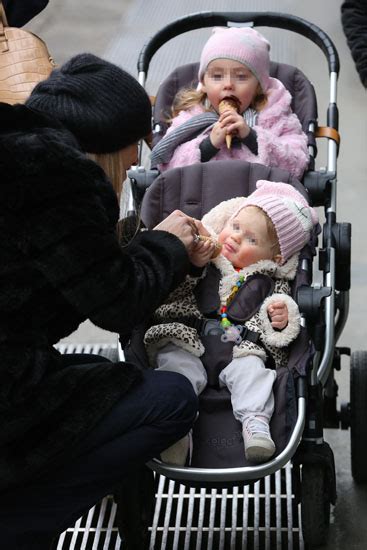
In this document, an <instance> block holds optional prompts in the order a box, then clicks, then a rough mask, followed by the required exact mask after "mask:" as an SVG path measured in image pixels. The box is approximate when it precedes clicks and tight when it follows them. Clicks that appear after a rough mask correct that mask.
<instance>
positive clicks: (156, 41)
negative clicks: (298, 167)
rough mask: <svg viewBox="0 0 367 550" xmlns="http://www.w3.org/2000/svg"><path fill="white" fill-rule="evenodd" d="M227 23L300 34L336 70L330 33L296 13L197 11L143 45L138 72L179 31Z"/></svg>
mask: <svg viewBox="0 0 367 550" xmlns="http://www.w3.org/2000/svg"><path fill="white" fill-rule="evenodd" d="M229 23H252V24H253V25H254V26H266V27H278V28H280V29H285V30H289V31H293V32H296V33H298V34H301V35H302V36H304V37H305V38H308V39H310V40H312V41H313V42H314V43H315V44H316V45H317V46H319V48H321V50H322V51H323V53H324V55H325V57H326V59H327V62H328V67H329V73H335V74H336V75H338V74H339V56H338V52H337V50H336V48H335V46H334V44H333V42H332V40H331V39H330V38H329V36H328V35H327V34H326V33H325V32H324V31H323V30H322V29H320V28H319V27H317V26H316V25H314V24H313V23H310V22H309V21H306V20H305V19H302V18H301V17H297V16H295V15H287V14H283V13H275V12H209V11H207V12H205V11H204V12H198V13H193V14H191V15H187V16H185V17H181V18H180V19H176V21H173V22H172V23H170V24H169V25H167V26H165V27H163V29H161V30H160V31H159V32H158V33H156V34H155V35H154V36H153V37H152V38H151V39H150V40H149V42H148V43H147V44H146V45H145V46H144V47H143V49H142V50H141V52H140V55H139V59H138V74H139V81H140V73H144V74H147V72H148V69H149V64H150V61H151V59H152V57H153V55H154V54H155V53H156V51H157V50H158V49H159V48H160V47H161V46H162V45H163V44H165V43H166V42H168V41H169V40H170V39H171V38H174V37H175V36H178V35H179V34H182V33H185V32H188V31H192V30H195V29H200V28H204V27H214V26H227V25H228V24H229Z"/></svg>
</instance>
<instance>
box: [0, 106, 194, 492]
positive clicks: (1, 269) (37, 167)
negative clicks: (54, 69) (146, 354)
mask: <svg viewBox="0 0 367 550" xmlns="http://www.w3.org/2000/svg"><path fill="white" fill-rule="evenodd" d="M0 119H1V126H0V169H1V179H0V204H1V208H0V231H1V239H0V256H1V263H0V281H1V286H0V358H1V359H0V425H1V430H0V489H5V488H9V487H11V486H13V485H16V484H21V483H24V482H25V481H26V480H27V479H29V478H30V477H34V476H36V475H37V474H38V473H39V472H41V471H44V469H45V467H46V466H47V468H53V467H55V466H56V465H58V464H61V463H65V461H67V460H71V458H72V456H73V454H72V453H73V451H72V450H73V447H74V446H75V444H76V442H79V441H80V440H81V439H82V438H83V437H84V436H85V435H86V434H87V433H88V432H89V431H90V430H92V428H93V427H94V426H95V425H96V423H97V422H98V421H99V420H101V419H102V417H103V416H104V415H105V414H106V413H107V412H108V411H109V410H110V409H111V407H113V405H114V404H115V403H116V402H117V401H118V400H120V399H121V397H122V396H123V395H124V393H126V392H127V391H129V390H130V388H131V387H132V385H133V384H135V383H137V382H138V381H139V379H140V372H139V370H138V369H137V368H136V367H134V366H133V365H131V364H124V363H117V364H112V363H100V364H93V365H84V366H83V367H81V366H70V367H64V366H63V362H62V360H61V356H60V354H59V353H58V352H57V351H56V350H55V348H54V344H56V343H57V342H58V341H59V340H60V339H61V338H63V337H65V336H67V335H68V334H70V333H71V332H73V331H74V330H75V329H77V327H78V325H79V324H80V323H81V322H83V321H85V320H86V319H90V320H91V321H92V322H93V323H94V324H95V325H97V326H99V327H101V328H103V329H105V330H109V331H113V332H117V333H120V334H122V335H128V334H129V333H130V331H131V330H132V328H133V327H134V325H136V324H138V323H141V322H142V321H143V320H144V319H145V317H147V316H149V315H150V314H151V312H152V311H154V310H155V309H156V308H157V307H158V306H159V304H160V303H162V301H163V300H164V299H165V298H166V297H167V296H168V294H169V293H170V292H171V291H172V290H173V288H175V286H177V285H178V284H179V282H180V281H182V279H183V278H184V276H185V274H186V273H187V271H188V267H189V262H188V256H187V253H186V250H185V248H184V246H183V245H182V243H181V241H180V240H179V239H177V238H176V237H175V236H173V235H171V234H169V233H167V232H164V231H145V232H142V233H141V234H139V235H138V236H137V237H136V238H135V239H134V241H133V242H132V243H131V244H130V245H129V247H127V248H125V249H122V248H121V247H120V245H119V243H118V240H117V238H116V230H115V226H116V222H117V220H118V215H119V207H118V201H117V198H116V195H115V193H114V190H113V188H112V185H111V184H110V182H109V181H108V179H107V177H106V175H105V174H104V172H103V171H102V169H101V168H100V167H99V166H98V165H97V164H95V163H94V162H92V161H91V160H89V159H88V158H87V157H86V156H85V154H83V153H82V152H81V150H80V149H79V146H78V144H77V142H76V141H75V139H74V137H73V136H72V135H71V134H70V133H69V132H68V131H67V130H66V129H64V128H62V127H60V126H59V125H58V124H57V123H55V122H53V121H50V120H48V119H46V118H44V117H43V116H41V115H39V114H35V113H33V112H32V111H31V110H30V109H29V108H27V107H26V106H23V105H16V106H10V105H5V104H0Z"/></svg>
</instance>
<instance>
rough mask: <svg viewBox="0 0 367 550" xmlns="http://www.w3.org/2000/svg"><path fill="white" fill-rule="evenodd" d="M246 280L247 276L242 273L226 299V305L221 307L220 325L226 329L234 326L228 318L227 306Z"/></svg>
mask: <svg viewBox="0 0 367 550" xmlns="http://www.w3.org/2000/svg"><path fill="white" fill-rule="evenodd" d="M244 280H245V277H244V276H243V275H240V276H239V278H238V281H237V282H236V284H235V285H234V286H233V287H232V291H231V293H230V295H229V296H228V298H227V300H226V305H225V306H222V307H221V309H220V316H221V321H220V325H221V327H222V328H223V329H224V330H226V329H228V328H229V327H231V326H232V323H231V321H230V320H229V319H228V315H227V307H228V306H229V304H230V303H231V302H232V300H233V298H234V297H235V295H236V293H237V292H238V291H239V289H240V287H241V286H242V285H243V282H244Z"/></svg>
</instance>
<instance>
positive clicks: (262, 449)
mask: <svg viewBox="0 0 367 550" xmlns="http://www.w3.org/2000/svg"><path fill="white" fill-rule="evenodd" d="M243 440H244V443H245V455H246V458H247V460H250V461H251V462H259V463H260V462H266V461H267V460H269V459H270V458H271V457H272V456H273V454H274V452H275V445H274V441H273V440H272V438H271V436H270V430H269V423H268V422H267V421H266V420H264V419H263V418H259V417H258V416H250V417H249V418H248V419H247V420H246V421H245V422H244V424H243Z"/></svg>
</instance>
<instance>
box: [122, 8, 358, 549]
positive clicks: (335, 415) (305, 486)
mask: <svg viewBox="0 0 367 550" xmlns="http://www.w3.org/2000/svg"><path fill="white" fill-rule="evenodd" d="M231 24H250V25H252V26H268V27H278V28H280V29H286V30H290V31H293V32H296V33H298V34H301V35H302V36H304V37H306V38H308V39H310V40H311V41H312V42H313V43H315V44H316V45H317V46H319V47H320V49H321V50H322V52H323V54H324V55H325V57H326V60H327V63H328V70H329V79H330V92H329V105H328V109H327V126H326V128H322V127H319V126H318V124H317V120H313V121H311V122H310V124H309V127H308V128H307V133H308V136H309V153H310V158H311V161H310V166H311V168H313V165H314V163H313V159H314V158H315V156H316V154H317V148H316V141H315V138H317V137H326V139H327V167H326V169H322V170H319V171H315V170H313V169H311V170H309V171H308V172H307V173H306V174H305V176H304V178H303V185H304V186H305V188H306V189H307V191H308V194H309V197H310V201H311V203H312V204H313V205H314V206H322V207H324V210H325V223H324V225H323V228H322V246H321V248H319V249H318V255H319V269H320V270H321V271H322V274H323V282H322V284H319V285H316V284H314V285H312V286H308V285H304V286H301V287H300V288H299V289H298V294H297V302H298V305H299V309H300V312H301V316H302V325H303V326H304V327H306V328H307V330H308V334H309V339H310V346H311V347H312V354H311V355H312V361H311V362H310V365H309V369H308V374H307V376H306V377H299V378H298V379H297V380H296V395H297V407H298V413H297V419H296V423H295V426H294V429H293V432H292V434H291V436H290V439H289V441H288V444H287V445H286V447H285V449H284V450H283V451H282V452H281V453H280V454H279V455H278V456H276V457H275V458H273V459H271V460H270V461H269V462H266V463H264V464H260V465H256V466H247V467H242V468H223V469H217V468H193V467H178V466H173V465H168V464H165V463H163V462H161V461H160V460H158V459H154V460H152V461H151V462H150V463H149V464H148V466H149V468H150V469H152V470H154V471H155V472H157V473H159V474H162V475H164V476H165V477H167V478H169V479H172V480H177V481H179V482H180V483H183V484H187V485H189V486H201V487H203V486H205V487H233V486H235V485H238V484H246V483H251V482H253V481H255V480H259V479H260V478H262V477H264V476H268V475H270V474H272V473H274V472H276V471H277V470H279V469H280V468H282V467H283V466H284V465H285V464H287V463H288V462H289V461H290V460H292V463H293V476H294V480H295V487H296V498H297V499H298V500H299V501H300V502H301V510H302V530H303V537H304V540H305V543H306V544H307V545H308V547H309V548H312V547H315V546H319V545H321V544H323V543H325V541H326V540H327V534H328V527H329V515H330V504H335V500H336V482H335V469H334V460H333V453H332V450H331V449H330V447H329V446H328V444H327V443H326V442H325V441H324V438H323V429H324V427H335V428H336V427H339V426H340V424H341V425H342V427H343V428H347V427H349V426H350V425H351V424H353V418H355V416H356V414H355V413H354V416H353V402H352V397H351V403H350V404H347V405H344V406H342V409H341V411H338V410H337V405H336V397H337V389H338V388H337V384H336V382H335V379H334V371H335V370H337V369H339V368H340V356H341V355H342V354H348V355H349V354H350V350H349V349H348V348H338V347H336V343H337V341H338V339H339V337H340V335H341V333H342V331H343V328H344V326H345V323H346V320H347V317H348V307H349V289H350V248H351V225H350V224H349V223H339V222H337V216H336V205H337V204H336V203H337V192H336V190H337V178H336V165H337V156H338V151H339V134H338V108H337V103H336V96H337V78H338V73H339V59H338V53H337V51H336V48H335V46H334V44H333V43H332V41H331V40H330V38H329V37H328V36H327V35H326V34H325V33H324V32H323V31H322V30H321V29H320V28H318V27H317V26H316V25H314V24H312V23H310V22H308V21H306V20H304V19H301V18H299V17H296V16H292V15H286V14H280V13H272V12H201V13H195V14H191V15H187V16H185V17H182V18H180V19H178V20H176V21H174V22H172V23H171V24H169V25H167V26H166V27H164V28H163V29H162V30H161V31H159V32H158V33H157V34H155V35H154V36H153V38H151V39H150V40H149V42H148V43H147V44H146V45H145V46H144V48H143V49H142V51H141V53H140V56H139V60H138V80H139V82H140V83H141V84H142V85H143V86H145V82H146V77H147V72H148V69H149V65H150V61H151V59H152V57H153V55H154V54H155V53H156V52H157V50H158V49H159V48H160V47H161V46H162V45H163V44H165V43H166V42H168V41H169V40H170V39H171V38H173V37H175V36H178V35H180V34H182V33H185V32H187V31H192V30H194V29H199V28H205V27H213V26H218V25H219V26H230V25H231ZM154 128H155V131H156V132H158V133H159V132H160V131H161V128H160V127H159V126H157V124H156V123H154ZM156 175H157V173H156V172H153V174H151V173H150V171H146V170H143V169H142V168H141V167H139V168H137V169H135V170H131V171H130V173H129V177H130V179H131V181H132V193H133V196H134V197H135V199H136V197H141V196H142V194H143V193H144V191H145V189H146V188H147V187H148V185H149V184H150V180H151V179H152V178H153V177H155V176H156ZM302 270H303V271H304V272H305V273H307V274H308V277H309V278H310V280H311V273H312V262H311V261H310V260H308V259H307V260H303V262H302ZM358 353H359V355H358V356H356V357H355V358H354V361H353V357H352V374H353V372H354V387H353V395H354V398H355V399H356V400H357V401H358V403H359V405H358V406H359V407H361V406H362V405H361V404H360V403H362V400H361V399H360V398H359V393H358V392H359V391H360V390H359V389H358V388H357V385H358V387H359V386H360V385H362V387H363V388H364V390H363V391H365V390H366V387H367V381H366V375H364V374H363V372H364V371H366V368H367V354H364V355H363V352H358ZM361 353H362V356H361V355H360V354H361ZM353 362H354V370H353ZM356 365H357V366H356ZM362 367H363V368H362ZM364 367H366V368H364ZM364 410H365V409H364ZM351 418H352V421H351ZM362 424H363V422H362V423H360V424H359V425H358V426H354V428H353V426H352V469H353V468H354V469H353V475H354V476H355V479H356V480H357V481H366V476H367V474H366V473H365V472H363V471H362V466H361V464H360V463H361V453H362V447H361V445H362V444H366V443H367V433H366V428H365V427H364V426H362ZM148 477H149V476H148ZM144 498H146V492H145V497H144ZM143 508H144V510H145V512H144V513H145V514H146V506H145V507H144V506H143V507H140V508H139V505H137V507H136V508H135V511H136V510H137V509H143ZM132 513H135V512H131V514H132ZM148 515H149V514H148ZM145 519H146V520H149V518H148V516H147V515H145ZM141 525H142V524H141V523H140V527H141ZM125 527H126V522H125ZM140 534H141V533H140ZM131 537H132V538H131V539H130V540H131V541H133V542H130V544H129V541H128V548H130V545H131V548H135V547H136V548H138V547H139V548H140V547H141V548H143V543H142V542H140V543H139V544H140V545H141V546H139V545H137V546H134V544H135V543H136V539H134V535H133V534H132V535H131ZM134 540H135V542H134Z"/></svg>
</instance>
